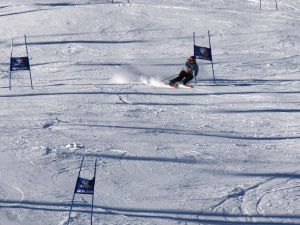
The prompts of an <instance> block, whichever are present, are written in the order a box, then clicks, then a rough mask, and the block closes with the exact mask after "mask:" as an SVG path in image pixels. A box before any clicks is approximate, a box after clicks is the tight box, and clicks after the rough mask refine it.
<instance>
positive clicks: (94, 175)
mask: <svg viewBox="0 0 300 225" xmlns="http://www.w3.org/2000/svg"><path fill="white" fill-rule="evenodd" d="M96 171H97V159H96V160H95V172H94V179H95V182H96ZM94 195H95V185H94V193H93V196H92V211H91V225H93V213H94Z"/></svg>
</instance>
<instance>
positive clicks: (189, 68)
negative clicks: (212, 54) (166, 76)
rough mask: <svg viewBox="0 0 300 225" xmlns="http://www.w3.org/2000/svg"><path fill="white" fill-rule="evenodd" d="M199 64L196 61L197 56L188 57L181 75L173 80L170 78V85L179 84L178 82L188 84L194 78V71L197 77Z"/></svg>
mask: <svg viewBox="0 0 300 225" xmlns="http://www.w3.org/2000/svg"><path fill="white" fill-rule="evenodd" d="M198 70H199V67H198V64H197V62H196V57H195V56H191V57H189V58H188V59H187V61H186V63H185V66H184V68H183V69H182V70H181V71H180V73H179V75H178V76H177V77H176V78H174V79H173V80H170V82H169V85H170V86H177V84H176V83H177V82H182V84H183V85H187V83H188V82H189V81H190V80H192V79H193V77H194V76H193V73H194V75H195V77H196V76H197V74H198Z"/></svg>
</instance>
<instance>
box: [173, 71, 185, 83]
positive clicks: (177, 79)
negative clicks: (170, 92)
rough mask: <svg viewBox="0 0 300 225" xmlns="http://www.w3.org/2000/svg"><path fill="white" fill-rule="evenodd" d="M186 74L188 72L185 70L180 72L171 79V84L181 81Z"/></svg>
mask: <svg viewBox="0 0 300 225" xmlns="http://www.w3.org/2000/svg"><path fill="white" fill-rule="evenodd" d="M185 76H186V73H185V72H184V71H181V72H180V74H179V75H178V76H177V77H176V78H175V79H173V80H170V83H169V84H175V83H176V82H179V81H181V80H182V79H183V78H184V77H185Z"/></svg>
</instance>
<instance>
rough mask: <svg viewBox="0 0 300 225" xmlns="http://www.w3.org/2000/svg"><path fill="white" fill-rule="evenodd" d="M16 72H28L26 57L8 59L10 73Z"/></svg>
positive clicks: (27, 59) (28, 66)
mask: <svg viewBox="0 0 300 225" xmlns="http://www.w3.org/2000/svg"><path fill="white" fill-rule="evenodd" d="M16 70H30V65H29V58H28V57H11V58H10V71H16Z"/></svg>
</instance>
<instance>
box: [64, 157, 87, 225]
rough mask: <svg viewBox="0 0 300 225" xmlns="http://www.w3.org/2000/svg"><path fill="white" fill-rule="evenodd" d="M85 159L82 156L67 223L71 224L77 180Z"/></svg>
mask: <svg viewBox="0 0 300 225" xmlns="http://www.w3.org/2000/svg"><path fill="white" fill-rule="evenodd" d="M83 160H84V157H82V160H81V164H80V169H79V172H78V176H77V179H76V184H75V189H74V193H73V198H72V204H71V208H70V212H69V216H68V222H67V225H69V222H70V217H71V213H72V209H73V203H74V198H75V194H76V186H77V180H78V178H79V176H80V172H81V168H82V164H83Z"/></svg>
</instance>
